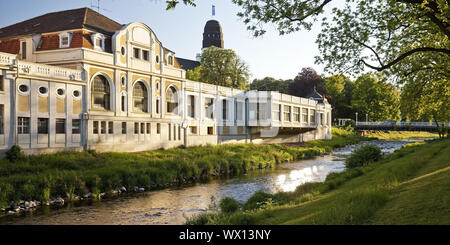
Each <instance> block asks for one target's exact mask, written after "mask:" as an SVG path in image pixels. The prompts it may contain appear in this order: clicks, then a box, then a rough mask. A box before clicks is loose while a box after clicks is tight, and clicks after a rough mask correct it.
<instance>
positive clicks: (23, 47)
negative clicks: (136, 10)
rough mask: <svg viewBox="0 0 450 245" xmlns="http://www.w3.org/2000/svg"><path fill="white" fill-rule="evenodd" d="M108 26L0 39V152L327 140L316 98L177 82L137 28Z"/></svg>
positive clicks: (159, 50)
mask: <svg viewBox="0 0 450 245" xmlns="http://www.w3.org/2000/svg"><path fill="white" fill-rule="evenodd" d="M82 11H85V12H84V14H86V15H88V14H91V15H94V14H95V13H90V12H89V11H92V10H90V9H82V10H80V13H81V12H82ZM92 12H94V11H92ZM96 18H100V17H99V16H96ZM101 18H106V17H102V16H101ZM84 19H85V20H84V21H86V19H87V18H84ZM31 24H33V23H31ZM43 24H44V23H42V25H43ZM107 24H108V23H107ZM34 25H36V24H33V26H34ZM111 25H112V26H114V23H112V24H111ZM114 27H115V28H116V29H117V30H115V31H110V30H109V32H108V31H103V32H102V31H99V30H98V28H92V27H89V25H87V24H83V25H81V26H80V28H79V29H66V30H59V31H53V30H52V31H50V32H41V33H38V31H35V32H34V33H29V34H27V33H25V34H20V35H14V36H13V35H11V36H8V37H1V34H0V51H3V52H0V150H1V151H3V152H4V151H6V150H7V149H9V148H11V146H13V145H15V144H17V145H20V146H21V147H22V148H23V149H24V150H25V151H26V152H28V153H33V154H34V153H36V154H37V153H43V152H55V151H61V150H87V149H96V150H98V151H121V152H133V151H145V150H152V149H159V148H170V147H177V146H180V145H186V146H192V145H204V144H221V143H238V142H239V143H243V142H253V143H281V142H299V141H306V140H312V139H330V138H331V106H330V105H329V104H328V103H327V102H326V100H317V99H313V98H310V99H308V98H299V97H294V96H289V95H285V94H280V93H278V92H263V91H241V90H237V89H233V88H227V87H221V86H215V85H211V84H205V83H200V82H195V81H190V80H187V79H186V78H185V70H183V69H181V68H180V66H179V65H178V64H177V60H176V58H175V53H174V52H172V51H170V50H169V49H167V48H165V47H164V46H163V45H162V43H161V41H160V40H158V38H157V36H156V35H155V33H154V32H153V31H152V30H151V29H150V28H149V27H148V26H147V25H145V24H143V23H139V22H134V23H130V24H127V25H116V26H114ZM36 28H39V25H38V26H37V27H36ZM1 30H6V31H7V28H4V29H1ZM17 43H19V45H17ZM52 45H53V46H52ZM17 46H18V47H17Z"/></svg>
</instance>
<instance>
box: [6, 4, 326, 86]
mask: <svg viewBox="0 0 450 245" xmlns="http://www.w3.org/2000/svg"><path fill="white" fill-rule="evenodd" d="M2 1H4V0H2ZM197 2H198V3H197V7H189V6H184V5H179V6H178V7H177V8H176V9H175V10H171V11H166V10H165V7H166V4H165V1H164V0H101V1H100V8H102V9H100V13H101V14H103V15H105V16H107V17H109V18H111V19H113V20H115V21H117V22H119V23H121V24H127V23H130V22H134V21H140V22H144V23H145V24H147V25H148V26H149V27H150V28H152V30H153V31H154V32H155V33H156V35H157V36H158V39H159V40H161V41H162V43H163V45H164V46H165V47H167V48H169V49H170V50H173V51H175V52H176V56H178V57H182V58H187V59H195V55H196V53H199V52H200V49H201V45H202V34H203V28H204V25H205V23H206V21H207V20H209V19H211V18H212V16H211V5H213V4H214V5H215V6H216V16H215V17H214V19H216V20H218V21H220V23H221V25H222V30H223V33H224V45H225V48H229V49H233V50H235V51H236V53H237V54H238V55H239V56H240V57H241V58H242V59H243V60H244V61H245V62H247V64H249V66H250V71H251V73H252V77H251V78H252V80H253V79H254V78H263V77H265V76H271V77H274V78H282V79H292V78H294V77H295V76H296V74H297V73H298V72H299V71H300V70H301V68H303V67H313V68H314V69H315V70H316V71H317V72H319V73H322V66H320V65H315V64H314V56H315V55H318V54H319V52H318V49H317V45H316V44H315V39H316V35H317V34H318V33H319V31H320V29H319V28H320V25H319V24H316V25H315V26H314V28H313V30H312V31H309V32H308V31H300V32H296V33H293V34H289V35H284V36H279V35H278V32H277V31H276V29H275V28H274V27H273V26H270V25H269V26H267V28H266V30H267V33H266V34H265V35H264V36H263V37H258V38H254V37H253V36H252V35H251V33H250V32H249V31H247V30H246V26H245V25H244V23H243V22H242V20H241V19H240V18H239V17H238V16H237V15H236V14H237V13H238V12H239V10H240V9H239V7H237V6H236V5H234V4H233V3H231V1H228V0H198V1H197ZM91 3H93V4H94V5H97V0H92V1H91V0H64V1H57V0H39V1H36V0H19V1H8V2H7V9H8V11H7V12H6V13H3V14H2V15H0V27H5V26H8V25H11V24H14V23H17V22H20V21H24V20H27V19H31V18H33V17H36V16H39V15H42V14H45V13H49V12H55V11H61V10H67V9H74V8H81V7H91ZM4 4H5V3H4V2H3V3H2V5H4ZM331 7H332V6H328V7H327V8H328V9H331ZM93 9H94V10H97V9H95V8H93Z"/></svg>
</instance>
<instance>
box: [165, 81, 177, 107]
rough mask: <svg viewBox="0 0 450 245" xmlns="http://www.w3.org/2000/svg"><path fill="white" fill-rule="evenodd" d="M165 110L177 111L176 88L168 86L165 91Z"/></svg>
mask: <svg viewBox="0 0 450 245" xmlns="http://www.w3.org/2000/svg"><path fill="white" fill-rule="evenodd" d="M166 102H167V112H168V113H177V107H178V95H177V90H176V89H175V88H174V87H172V86H170V87H169V88H167V91H166Z"/></svg>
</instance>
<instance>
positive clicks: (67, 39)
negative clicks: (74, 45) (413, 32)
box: [61, 37, 69, 47]
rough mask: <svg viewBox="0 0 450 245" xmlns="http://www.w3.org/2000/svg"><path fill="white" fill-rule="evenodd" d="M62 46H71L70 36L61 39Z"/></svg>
mask: <svg viewBox="0 0 450 245" xmlns="http://www.w3.org/2000/svg"><path fill="white" fill-rule="evenodd" d="M61 46H63V47H67V46H69V37H63V38H62V39H61Z"/></svg>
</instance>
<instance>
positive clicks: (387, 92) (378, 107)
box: [352, 73, 400, 121]
mask: <svg viewBox="0 0 450 245" xmlns="http://www.w3.org/2000/svg"><path fill="white" fill-rule="evenodd" d="M399 100H400V96H399V92H398V91H397V89H396V88H395V86H394V85H392V84H390V83H387V82H385V81H383V80H382V77H381V76H380V75H379V76H376V75H374V74H371V73H366V74H363V75H361V76H360V77H358V78H357V79H356V81H355V88H354V89H353V96H352V109H353V110H354V111H356V112H358V113H359V115H366V114H368V116H369V120H370V121H385V120H397V119H399V118H400V105H399V104H400V101H399Z"/></svg>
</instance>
